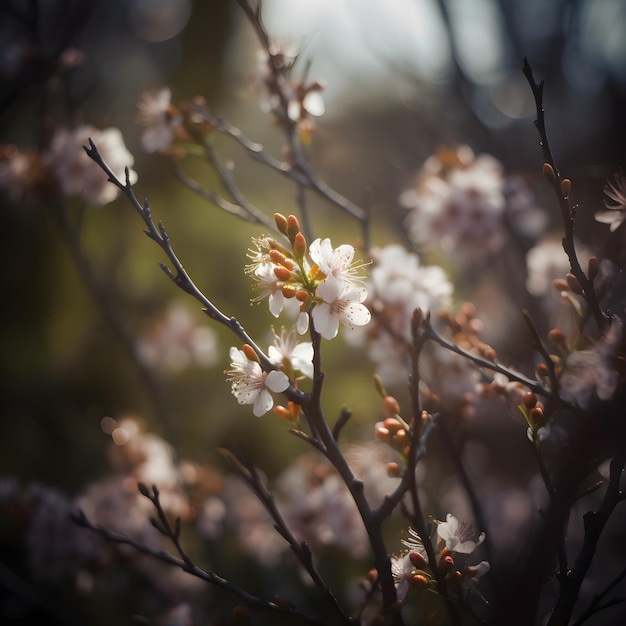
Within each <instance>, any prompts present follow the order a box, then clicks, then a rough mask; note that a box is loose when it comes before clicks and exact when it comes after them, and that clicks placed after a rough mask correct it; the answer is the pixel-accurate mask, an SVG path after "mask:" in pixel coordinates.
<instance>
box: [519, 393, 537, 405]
mask: <svg viewBox="0 0 626 626" xmlns="http://www.w3.org/2000/svg"><path fill="white" fill-rule="evenodd" d="M522 401H523V402H524V406H525V407H526V408H527V409H532V408H533V407H534V406H535V405H536V404H537V396H536V395H535V394H534V393H533V392H532V391H527V392H525V393H524V395H523V396H522Z"/></svg>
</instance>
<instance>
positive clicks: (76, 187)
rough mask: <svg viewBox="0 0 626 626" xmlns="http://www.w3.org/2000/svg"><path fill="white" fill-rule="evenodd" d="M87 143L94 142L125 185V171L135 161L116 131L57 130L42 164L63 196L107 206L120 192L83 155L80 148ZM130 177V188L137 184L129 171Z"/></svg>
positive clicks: (89, 127) (120, 135)
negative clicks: (50, 173)
mask: <svg viewBox="0 0 626 626" xmlns="http://www.w3.org/2000/svg"><path fill="white" fill-rule="evenodd" d="M89 139H92V140H93V142H94V143H95V145H96V147H97V148H98V151H99V152H100V154H101V155H102V158H103V159H104V161H105V162H106V163H107V165H108V166H109V167H110V168H111V170H112V171H113V173H114V174H115V175H116V176H117V177H118V178H119V179H120V180H122V181H124V180H125V177H126V174H125V168H126V167H128V168H130V167H131V166H132V165H133V163H134V162H135V160H134V158H133V155H132V154H131V153H130V152H129V151H128V149H127V148H126V146H125V145H124V140H123V138H122V133H121V132H120V130H119V129H117V128H107V129H105V130H99V129H97V128H94V127H93V126H78V127H77V128H75V129H73V130H68V129H60V130H58V131H57V132H56V133H55V135H54V137H53V138H52V142H51V143H50V149H49V151H48V152H47V153H46V155H45V156H44V164H45V165H46V166H47V167H48V168H49V169H50V170H51V171H52V173H53V174H54V176H55V177H56V179H57V182H58V184H59V187H60V189H61V192H62V193H63V194H65V195H66V196H82V197H83V198H84V199H85V200H87V202H89V203H91V204H95V205H104V204H108V203H109V202H112V201H113V200H115V198H116V197H117V195H118V193H119V190H118V188H117V187H116V186H115V185H113V184H111V183H110V182H109V181H108V180H107V175H106V174H105V173H104V172H103V170H102V169H101V168H100V166H99V165H98V164H97V163H95V162H94V161H93V160H92V159H90V158H89V157H88V156H87V154H86V153H85V150H84V149H83V146H87V145H89ZM129 176H130V182H131V184H132V183H135V182H136V181H137V173H136V172H135V171H133V170H130V171H129Z"/></svg>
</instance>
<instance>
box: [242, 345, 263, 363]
mask: <svg viewBox="0 0 626 626" xmlns="http://www.w3.org/2000/svg"><path fill="white" fill-rule="evenodd" d="M242 350H243V353H244V354H245V355H246V358H247V359H248V361H256V362H257V363H260V361H259V355H258V354H257V353H256V351H255V350H254V348H253V347H252V346H251V345H250V344H249V343H244V344H243V348H242Z"/></svg>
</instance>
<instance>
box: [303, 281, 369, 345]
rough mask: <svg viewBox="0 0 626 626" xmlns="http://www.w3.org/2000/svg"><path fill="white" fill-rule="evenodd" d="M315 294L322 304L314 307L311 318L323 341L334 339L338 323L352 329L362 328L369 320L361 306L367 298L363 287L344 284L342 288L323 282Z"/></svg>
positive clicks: (336, 284) (367, 314) (335, 283)
mask: <svg viewBox="0 0 626 626" xmlns="http://www.w3.org/2000/svg"><path fill="white" fill-rule="evenodd" d="M315 293H316V295H317V296H318V297H319V298H321V299H322V302H321V303H318V304H316V305H315V307H314V308H313V310H312V312H311V317H312V318H313V324H314V325H315V330H316V331H317V332H318V333H320V335H322V337H324V339H332V338H333V337H335V336H336V335H337V331H338V329H339V324H340V323H341V324H344V325H345V326H347V327H348V328H354V327H355V326H364V325H365V324H367V323H368V322H369V321H370V319H371V313H370V312H369V310H368V308H367V307H366V306H365V305H364V304H361V303H362V302H363V301H364V300H365V298H366V297H367V289H366V288H365V287H354V286H352V285H350V284H346V285H345V286H343V288H342V286H341V283H339V282H338V281H336V280H324V281H322V282H321V283H320V284H319V285H318V286H317V290H316V292H315Z"/></svg>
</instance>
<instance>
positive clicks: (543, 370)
mask: <svg viewBox="0 0 626 626" xmlns="http://www.w3.org/2000/svg"><path fill="white" fill-rule="evenodd" d="M535 373H536V374H537V377H538V378H539V379H542V378H548V376H550V370H549V369H548V366H547V365H546V364H545V363H539V365H537V369H536V370H535Z"/></svg>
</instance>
